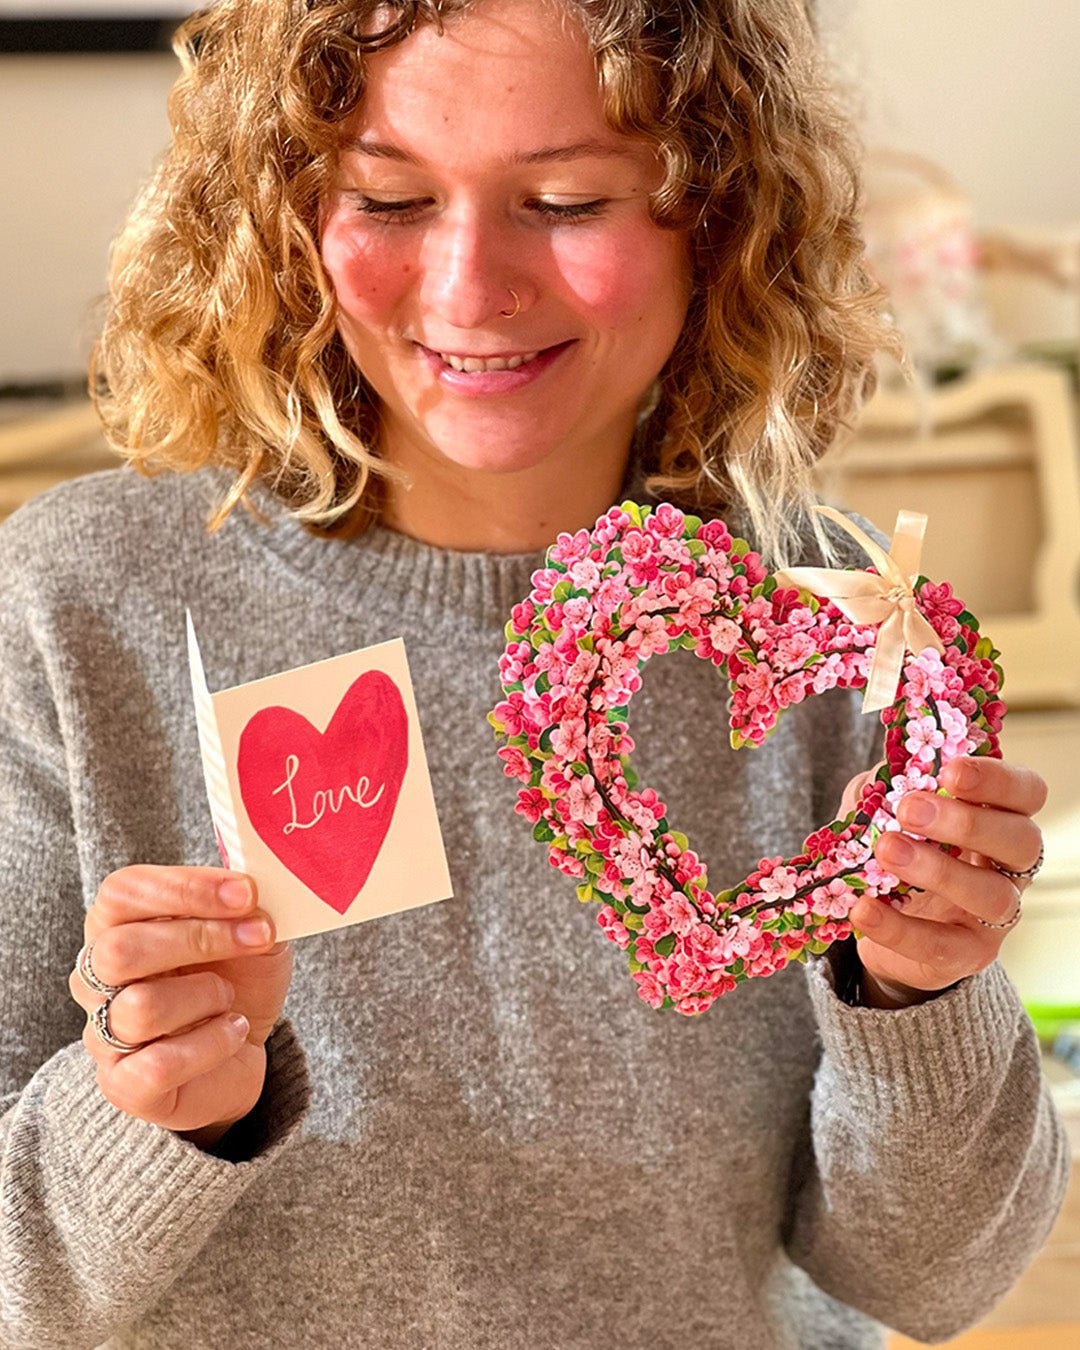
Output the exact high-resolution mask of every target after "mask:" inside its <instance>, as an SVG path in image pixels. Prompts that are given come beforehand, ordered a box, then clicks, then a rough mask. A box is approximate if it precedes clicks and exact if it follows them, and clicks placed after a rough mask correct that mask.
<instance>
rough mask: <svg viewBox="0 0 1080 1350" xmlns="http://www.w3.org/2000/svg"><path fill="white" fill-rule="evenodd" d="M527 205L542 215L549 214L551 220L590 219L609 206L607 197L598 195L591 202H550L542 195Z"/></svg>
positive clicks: (532, 199)
mask: <svg viewBox="0 0 1080 1350" xmlns="http://www.w3.org/2000/svg"><path fill="white" fill-rule="evenodd" d="M526 205H527V206H529V208H530V209H531V210H533V211H537V212H538V213H539V214H540V215H542V216H547V217H548V219H549V220H588V219H589V218H590V217H591V216H598V215H599V214H600V213H601V211H603V209H604V207H605V206H607V199H606V198H605V197H597V198H596V200H595V201H591V202H548V201H545V200H544V199H543V198H542V197H533V198H531V199H530V200H529V201H528V202H527V203H526Z"/></svg>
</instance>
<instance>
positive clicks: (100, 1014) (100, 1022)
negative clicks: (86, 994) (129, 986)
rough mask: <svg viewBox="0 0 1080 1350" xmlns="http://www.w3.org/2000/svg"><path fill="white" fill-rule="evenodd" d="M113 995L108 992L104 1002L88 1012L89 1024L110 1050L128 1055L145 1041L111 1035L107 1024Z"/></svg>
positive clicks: (140, 1047)
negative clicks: (123, 1038) (123, 1039)
mask: <svg viewBox="0 0 1080 1350" xmlns="http://www.w3.org/2000/svg"><path fill="white" fill-rule="evenodd" d="M115 997H116V995H115V994H110V995H109V997H108V998H107V999H106V1000H105V1002H104V1003H102V1004H100V1005H99V1006H98V1007H96V1008H95V1009H94V1011H93V1012H92V1013H91V1014H90V1025H91V1026H92V1027H93V1028H94V1030H95V1031H96V1032H97V1034H98V1036H99V1037H100V1039H101V1040H103V1041H104V1042H105V1044H106V1045H107V1046H108V1047H109V1049H110V1050H115V1051H117V1052H118V1053H119V1054H121V1055H130V1054H131V1052H132V1051H133V1050H141V1049H142V1048H143V1046H144V1045H145V1044H146V1042H145V1041H137V1042H131V1041H122V1040H120V1038H119V1037H118V1036H114V1035H113V1033H112V1028H111V1027H110V1026H109V1008H110V1006H111V1004H112V1001H113V999H114V998H115Z"/></svg>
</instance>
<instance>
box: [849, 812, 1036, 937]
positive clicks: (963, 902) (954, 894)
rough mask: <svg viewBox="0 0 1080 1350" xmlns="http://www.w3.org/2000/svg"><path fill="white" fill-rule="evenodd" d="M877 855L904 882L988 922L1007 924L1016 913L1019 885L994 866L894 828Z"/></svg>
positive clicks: (882, 840)
mask: <svg viewBox="0 0 1080 1350" xmlns="http://www.w3.org/2000/svg"><path fill="white" fill-rule="evenodd" d="M976 809H977V808H976ZM874 856H875V857H876V858H877V860H878V862H879V863H881V865H882V867H885V868H887V869H888V870H889V871H890V872H891V873H892V874H893V875H894V876H896V877H899V878H900V880H901V881H906V882H907V883H908V885H910V886H918V887H920V888H921V889H922V890H925V891H932V892H933V893H934V894H935V895H936V896H939V897H941V899H943V900H946V901H949V902H951V903H952V904H954V905H958V906H959V907H960V908H961V909H962V910H964V911H965V912H966V913H967V914H971V915H973V916H974V917H975V918H977V919H983V920H984V921H985V922H986V923H991V924H998V923H1006V922H1007V921H1008V920H1009V918H1011V916H1012V915H1013V914H1015V913H1016V899H1017V896H1018V894H1019V892H1018V891H1017V888H1016V887H1015V886H1014V885H1013V883H1012V882H1011V881H1010V880H1009V878H1008V877H1003V876H1002V875H1001V873H1000V872H997V871H995V870H994V869H993V868H992V867H976V866H975V864H974V863H970V862H965V861H964V859H962V858H953V857H951V856H950V855H949V854H948V853H943V852H942V851H941V849H939V848H938V847H937V846H936V845H934V844H926V843H920V842H918V841H917V840H915V839H908V838H906V837H905V836H904V835H902V834H899V833H896V832H895V831H893V832H890V833H888V834H883V835H882V836H881V837H880V838H879V839H878V840H877V842H876V844H875V845H874ZM929 922H935V921H934V920H929ZM954 926H955V925H954Z"/></svg>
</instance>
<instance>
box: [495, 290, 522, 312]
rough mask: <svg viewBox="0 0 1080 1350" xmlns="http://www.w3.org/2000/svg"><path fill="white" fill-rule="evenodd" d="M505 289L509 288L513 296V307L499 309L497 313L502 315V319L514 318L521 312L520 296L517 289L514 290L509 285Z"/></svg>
mask: <svg viewBox="0 0 1080 1350" xmlns="http://www.w3.org/2000/svg"><path fill="white" fill-rule="evenodd" d="M507 289H508V290H509V292H510V294H511V295H512V296H513V297H514V308H513V309H500V310H499V313H500V314H501V315H502V317H503V318H504V319H516V318H517V316H518V315H519V314H520V313H521V297H520V296H519V295H518V293H517V291H515V290H514V288H513V286H509V287H507Z"/></svg>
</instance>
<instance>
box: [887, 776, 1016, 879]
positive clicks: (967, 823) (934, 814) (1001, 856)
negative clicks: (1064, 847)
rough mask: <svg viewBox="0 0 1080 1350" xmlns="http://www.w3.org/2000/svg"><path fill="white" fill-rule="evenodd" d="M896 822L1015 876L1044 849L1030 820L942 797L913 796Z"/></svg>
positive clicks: (900, 808)
mask: <svg viewBox="0 0 1080 1350" xmlns="http://www.w3.org/2000/svg"><path fill="white" fill-rule="evenodd" d="M896 818H897V820H899V822H900V824H901V825H902V826H903V827H904V829H905V830H913V831H914V832H915V833H917V834H922V835H925V836H926V838H927V839H936V840H937V841H938V843H941V844H955V845H956V846H957V847H958V848H964V849H968V850H970V851H971V852H973V853H982V854H983V855H984V856H985V857H987V858H993V859H994V860H995V861H996V862H999V863H1001V865H1002V866H1003V867H1008V868H1010V869H1011V870H1012V871H1014V872H1022V871H1023V870H1024V869H1025V868H1026V867H1030V866H1031V865H1032V863H1034V861H1035V859H1036V858H1037V857H1038V856H1039V849H1040V847H1041V845H1042V832H1041V830H1040V829H1039V827H1038V825H1036V824H1035V822H1034V821H1033V820H1032V819H1031V817H1030V816H1027V815H1019V814H1017V813H1016V812H1015V811H1007V810H998V809H996V808H994V807H985V806H979V805H976V804H973V803H972V802H966V801H959V800H958V799H956V798H953V797H939V796H938V795H937V794H936V793H933V792H912V793H910V794H909V795H908V796H906V797H904V798H903V799H902V800H901V802H900V805H899V806H898V807H897V811H896Z"/></svg>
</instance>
